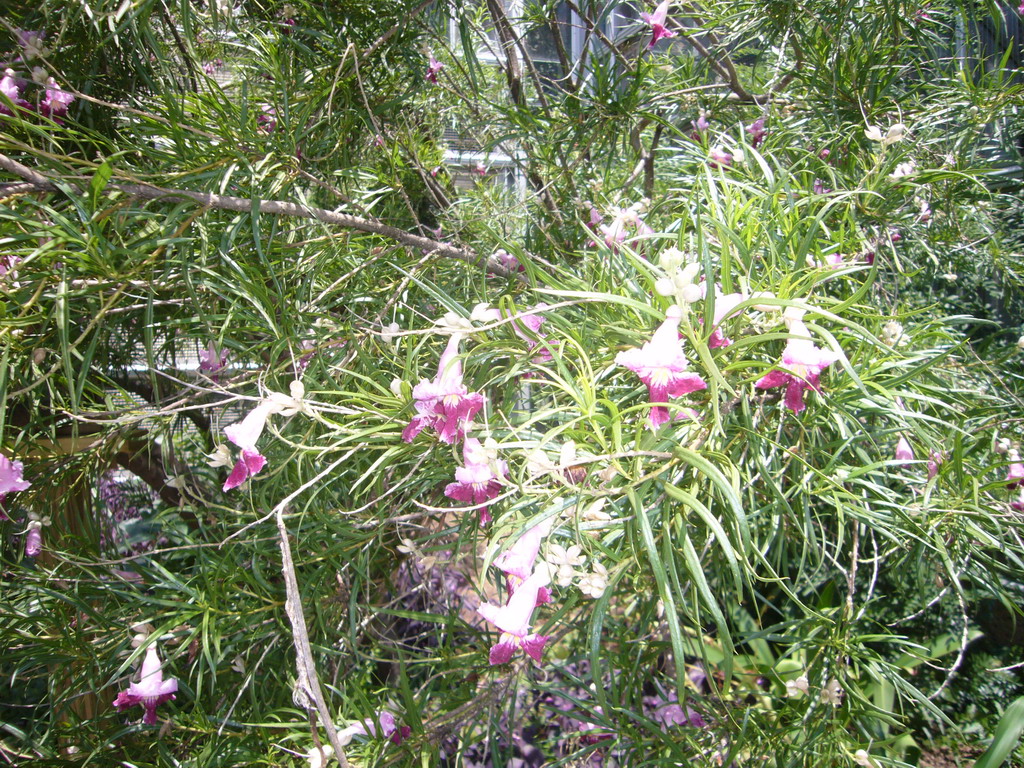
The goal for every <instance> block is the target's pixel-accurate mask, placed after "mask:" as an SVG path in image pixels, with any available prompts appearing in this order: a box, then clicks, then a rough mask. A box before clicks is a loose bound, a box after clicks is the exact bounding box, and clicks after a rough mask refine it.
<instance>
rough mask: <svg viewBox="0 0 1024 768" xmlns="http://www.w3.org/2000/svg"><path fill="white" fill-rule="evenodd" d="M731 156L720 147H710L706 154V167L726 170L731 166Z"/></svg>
mask: <svg viewBox="0 0 1024 768" xmlns="http://www.w3.org/2000/svg"><path fill="white" fill-rule="evenodd" d="M732 160H733V156H732V154H730V153H729V152H726V151H725V150H724V149H722V148H721V147H720V146H716V147H712V148H711V150H710V151H709V152H708V165H709V166H711V167H712V168H728V167H729V166H730V165H732Z"/></svg>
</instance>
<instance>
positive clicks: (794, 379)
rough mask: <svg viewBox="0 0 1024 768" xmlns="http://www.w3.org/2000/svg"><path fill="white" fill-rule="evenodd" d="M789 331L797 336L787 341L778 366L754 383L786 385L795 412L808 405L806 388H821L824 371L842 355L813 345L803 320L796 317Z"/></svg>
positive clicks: (789, 405) (762, 386)
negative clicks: (820, 379)
mask: <svg viewBox="0 0 1024 768" xmlns="http://www.w3.org/2000/svg"><path fill="white" fill-rule="evenodd" d="M790 333H791V334H793V336H794V338H790V340H789V342H787V344H786V349H785V350H783V352H782V361H781V362H780V363H779V366H778V368H777V369H776V370H774V371H772V372H771V373H769V374H768V375H766V376H763V377H762V378H760V379H759V380H758V381H757V383H756V384H755V385H754V386H756V387H757V388H758V389H775V388H776V387H785V388H786V407H787V408H789V410H791V411H792V412H793V413H800V411H802V410H803V409H804V408H805V406H804V390H805V389H807V388H808V387H810V388H811V389H813V390H814V391H815V392H817V391H819V389H820V388H821V386H820V383H819V377H820V376H821V372H822V371H823V370H825V369H826V368H828V366H830V365H831V364H832V363H834V362H835V361H836V360H838V359H839V355H837V354H836V353H835V352H832V351H831V350H823V349H818V347H816V346H814V342H813V341H811V339H810V338H809V337H810V332H809V331H808V330H807V326H805V325H804V324H803V322H802V321H800V320H794V321H793V323H792V325H791V326H790Z"/></svg>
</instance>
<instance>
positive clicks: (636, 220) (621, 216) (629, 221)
mask: <svg viewBox="0 0 1024 768" xmlns="http://www.w3.org/2000/svg"><path fill="white" fill-rule="evenodd" d="M591 221H592V222H593V211H592V212H591ZM597 229H598V230H599V231H600V232H601V234H602V235H603V237H604V242H605V245H607V246H608V247H609V248H611V249H612V250H613V251H618V246H619V243H622V242H625V240H626V238H627V237H628V236H629V235H630V230H632V231H633V233H634V236H637V237H645V236H648V235H653V234H654V230H653V229H651V228H650V227H649V226H648V225H647V224H646V222H644V220H643V219H641V218H640V213H639V212H638V211H637V209H636V207H633V208H618V209H615V211H614V215H613V216H612V220H611V223H610V224H598V225H597Z"/></svg>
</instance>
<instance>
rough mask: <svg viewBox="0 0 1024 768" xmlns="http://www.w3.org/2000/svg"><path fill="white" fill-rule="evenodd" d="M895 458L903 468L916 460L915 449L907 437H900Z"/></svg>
mask: <svg viewBox="0 0 1024 768" xmlns="http://www.w3.org/2000/svg"><path fill="white" fill-rule="evenodd" d="M893 458H894V459H896V461H898V462H899V463H900V466H901V467H906V466H908V465H909V464H910V462H912V461H913V460H914V449H913V448H912V447H911V445H910V441H909V440H907V438H906V436H905V435H900V439H899V440H898V441H897V443H896V451H895V453H894V454H893Z"/></svg>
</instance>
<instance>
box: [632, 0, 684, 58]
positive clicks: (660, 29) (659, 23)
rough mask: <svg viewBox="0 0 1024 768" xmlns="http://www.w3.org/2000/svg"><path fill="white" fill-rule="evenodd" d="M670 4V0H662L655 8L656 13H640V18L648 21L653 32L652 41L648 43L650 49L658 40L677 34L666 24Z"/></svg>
mask: <svg viewBox="0 0 1024 768" xmlns="http://www.w3.org/2000/svg"><path fill="white" fill-rule="evenodd" d="M668 4H669V0H661V2H660V3H659V4H658V7H657V8H655V9H654V13H641V14H640V18H641V19H643V20H644V22H646V23H647V25H648V26H649V27H650V28H651V32H652V33H653V35H652V36H651V42H650V43H648V44H647V48H648V49H651V48H653V47H654V46H655V45H657V44H658V41H659V40H661V39H662V38H665V37H675V36H676V33H675V32H673V31H672V30H671V29H669V28H668V27H666V26H665V21H666V17H667V16H668Z"/></svg>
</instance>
